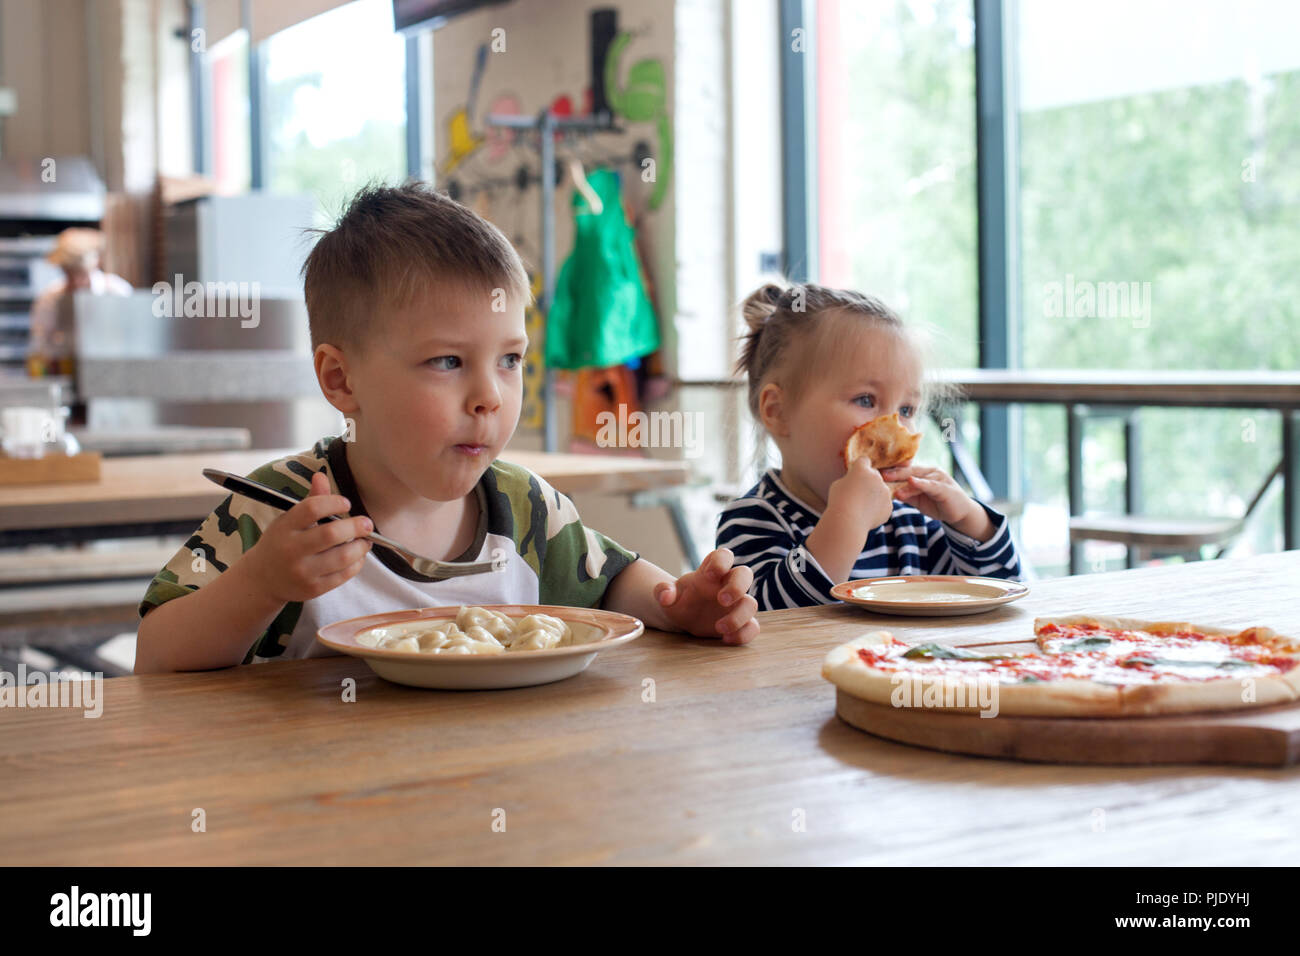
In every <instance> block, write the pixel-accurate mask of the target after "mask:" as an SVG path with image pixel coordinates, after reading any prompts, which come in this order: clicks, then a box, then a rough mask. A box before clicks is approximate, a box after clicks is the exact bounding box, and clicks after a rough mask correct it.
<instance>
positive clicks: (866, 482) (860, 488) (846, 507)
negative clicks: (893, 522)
mask: <svg viewBox="0 0 1300 956" xmlns="http://www.w3.org/2000/svg"><path fill="white" fill-rule="evenodd" d="M885 481H886V479H885V478H884V477H882V475H881V473H880V472H878V471H876V469H874V468H872V467H871V462H870V461H868V460H867V456H866V455H863V456H862V457H861V458H856V459H854V461H853V464H851V465H849V468H848V471H846V472H845V473H844V474H843V475H842V476H841V477H839V478H836V479H835V480H834V481H832V482H831V486H830V490H829V491H828V492H827V493H826V511H827V512H830V513H832V514H834V515H835V516H836V517H837V518H840V517H842V518H847V519H848V520H850V521H853V522H855V524H856V526H857V527H859V528H860V529H861V530H862V539H863V540H864V541H865V540H866V536H867V533H868V532H870V531H871V529H872V528H878V527H880V526H881V525H882V524H884V523H885V522H886V521H888V520H889V518H890V516H891V515H892V514H893V513H894V502H893V500H892V496H891V495H890V493H889V486H888V485H886V484H885Z"/></svg>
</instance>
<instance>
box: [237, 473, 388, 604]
mask: <svg viewBox="0 0 1300 956" xmlns="http://www.w3.org/2000/svg"><path fill="white" fill-rule="evenodd" d="M329 492H330V485H329V479H328V478H326V477H325V473H324V472H320V471H318V472H316V473H315V474H314V475H312V476H311V493H310V494H309V495H308V496H307V497H306V498H304V499H303V500H302V501H300V502H299V503H298V504H296V505H294V506H293V507H292V508H290V509H289V510H288V511H286V512H285V513H284V514H282V515H280V517H278V518H276V519H275V520H274V521H272V522H271V523H270V524H269V525H267V528H266V531H265V532H263V533H262V537H261V538H259V539H258V541H257V544H255V545H253V547H252V548H251V549H250V550H249V552H248V554H247V555H246V556H245V560H251V561H253V563H254V566H255V569H256V574H255V576H254V580H256V581H258V582H259V583H260V584H261V585H262V586H263V587H264V588H265V589H266V591H267V593H268V594H270V595H271V596H272V597H274V598H275V599H276V600H277V601H280V602H282V603H285V604H288V603H290V602H293V601H307V600H310V599H311V598H314V597H319V596H320V595H322V594H324V593H325V592H326V591H332V590H333V589H334V588H336V587H338V586H339V585H340V584H342V583H343V582H344V581H347V580H348V579H349V578H352V577H354V576H355V575H356V574H357V573H358V572H359V571H360V570H361V566H362V564H363V562H364V561H365V558H366V554H367V553H369V551H370V541H369V539H367V538H365V537H363V536H364V535H367V534H369V533H370V532H371V531H373V530H374V524H373V522H371V520H370V519H369V518H345V519H343V520H342V521H326V520H324V519H326V518H328V517H329V516H330V515H337V514H347V513H348V509H349V508H350V507H351V505H350V503H349V502H348V499H346V498H344V497H343V496H342V495H332V494H330V493H329ZM317 522H320V523H319V524H317Z"/></svg>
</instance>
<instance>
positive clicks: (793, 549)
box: [717, 468, 1020, 611]
mask: <svg viewBox="0 0 1300 956" xmlns="http://www.w3.org/2000/svg"><path fill="white" fill-rule="evenodd" d="M981 507H983V508H984V510H985V511H986V512H987V513H988V516H989V520H990V521H992V522H993V527H994V529H995V531H994V534H993V537H991V538H989V540H988V541H984V542H980V541H977V540H976V539H975V538H972V537H970V536H968V535H965V534H962V533H961V532H960V531H958V530H956V529H955V528H952V527H950V526H949V525H946V524H942V523H940V522H938V521H936V520H934V519H933V518H929V517H926V516H925V515H923V514H921V512H919V511H918V510H916V508H914V507H912V506H911V505H908V504H904V503H903V502H901V501H899V500H897V499H895V500H894V513H893V515H891V516H890V519H889V520H888V521H886V522H885V523H884V524H882V525H881V526H880V527H878V528H874V529H872V531H871V533H870V534H869V535H868V536H867V542H866V547H864V548H863V549H862V553H861V554H859V555H858V559H857V561H856V562H854V565H853V571H852V573H851V575H850V577H849V580H851V581H855V580H860V579H862V578H879V577H888V576H893V575H901V574H973V575H983V576H986V577H994V578H1006V579H1008V580H1012V581H1015V580H1019V577H1020V556H1019V555H1018V554H1017V553H1016V546H1015V544H1014V543H1013V542H1012V540H1011V531H1010V528H1009V523H1008V522H1007V519H1006V516H1005V515H1001V514H999V513H998V512H996V511H994V510H993V509H992V508H990V507H989V506H988V505H986V504H983V503H981ZM820 518H821V515H820V514H818V513H817V512H815V511H813V510H812V509H811V508H809V507H808V506H807V505H804V504H802V503H801V502H799V501H798V500H796V499H795V497H794V496H793V495H792V494H791V493H790V491H789V489H787V488H786V487H785V485H784V484H782V483H781V479H780V478H779V477H777V472H776V469H773V468H769V469H768V470H767V471H766V472H765V473H764V474H763V477H762V478H761V479H760V480H759V482H758V484H756V485H755V486H754V487H753V488H751V489H749V491H747V492H745V494H744V495H742V496H741V497H739V498H736V499H733V500H732V501H731V502H729V503H728V504H727V506H726V507H725V508H723V509H722V514H721V515H719V516H718V534H717V547H719V548H729V549H730V550H731V551H732V553H734V554H735V556H736V564H738V565H739V564H744V565H748V566H749V567H750V568H751V569H752V570H753V572H754V584H753V586H752V587H751V588H750V589H749V593H750V594H752V595H753V596H754V599H755V600H756V601H758V609H759V610H760V611H774V610H778V609H780V608H788V607H811V606H812V605H815V604H838V603H839V602H838V601H836V600H835V598H833V597H831V588H832V587H833V586H834V585H836V584H838V583H839V582H838V581H832V580H831V579H830V578H829V577H827V576H826V572H825V571H824V570H823V569H822V567H821V565H819V564H818V563H817V559H816V558H814V557H813V556H812V554H811V553H810V552H809V551H807V550H806V549H805V548H804V542H805V541H806V540H807V538H808V535H810V534H812V531H813V529H814V528H815V527H817V522H818V521H819V520H820Z"/></svg>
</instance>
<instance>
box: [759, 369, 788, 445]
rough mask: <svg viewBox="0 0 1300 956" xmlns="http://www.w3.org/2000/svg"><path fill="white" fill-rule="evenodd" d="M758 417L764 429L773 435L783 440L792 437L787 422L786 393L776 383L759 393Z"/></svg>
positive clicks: (766, 386)
mask: <svg viewBox="0 0 1300 956" xmlns="http://www.w3.org/2000/svg"><path fill="white" fill-rule="evenodd" d="M758 415H759V418H761V419H762V421H763V427H764V428H766V429H767V430H768V431H769V432H770V433H771V434H773V435H776V436H779V437H781V438H786V437H788V436H789V435H790V426H789V425H787V424H786V420H785V416H786V408H785V393H784V392H782V391H781V386H780V385H777V384H776V383H775V382H768V383H767V384H766V385H764V386H763V388H762V391H760V392H759V393H758Z"/></svg>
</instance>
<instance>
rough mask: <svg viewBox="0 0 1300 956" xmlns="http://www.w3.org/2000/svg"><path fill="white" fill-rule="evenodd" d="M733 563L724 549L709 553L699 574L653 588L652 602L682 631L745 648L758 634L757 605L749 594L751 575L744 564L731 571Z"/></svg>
mask: <svg viewBox="0 0 1300 956" xmlns="http://www.w3.org/2000/svg"><path fill="white" fill-rule="evenodd" d="M734 560H735V555H733V554H732V553H731V551H730V550H728V549H727V548H718V549H717V550H715V551H710V552H709V553H708V555H707V556H706V557H705V558H704V560H703V561H701V562H700V567H699V569H698V570H696V571H688V572H687V573H686V574H683V575H682V576H681V577H679V578H678V579H677V580H676V582H669V581H661V582H660V583H659V584H657V585H655V589H654V596H655V600H656V601H658V602H659V606H660V607H662V608H663V611H664V614H665V615H667V617H668V619H669V620H670V621H672V622H673V623H674V624H675V625H676V626H677V627H679V628H681V629H682V630H683V631H686V632H688V633H690V634H694V635H695V636H696V637H718V636H721V637H722V642H723V643H724V644H747V643H748V642H749V641H752V640H753V639H754V636H755V635H756V634H758V621H757V620H755V618H754V614H755V613H756V612H757V611H758V602H757V601H755V600H754V599H753V598H752V597H750V595H749V593H748V592H749V587H750V585H751V584H753V583H754V572H753V571H751V570H750V569H749V568H748V567H746V566H745V565H743V564H742V565H741V566H740V567H738V568H733V567H732V562H733V561H734Z"/></svg>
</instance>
